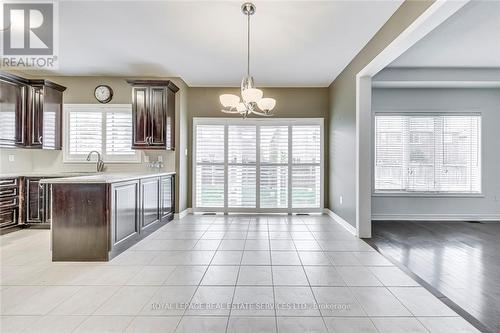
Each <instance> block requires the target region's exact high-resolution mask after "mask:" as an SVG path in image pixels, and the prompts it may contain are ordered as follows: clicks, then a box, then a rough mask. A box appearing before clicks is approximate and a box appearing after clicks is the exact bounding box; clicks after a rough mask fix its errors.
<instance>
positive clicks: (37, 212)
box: [26, 178, 45, 223]
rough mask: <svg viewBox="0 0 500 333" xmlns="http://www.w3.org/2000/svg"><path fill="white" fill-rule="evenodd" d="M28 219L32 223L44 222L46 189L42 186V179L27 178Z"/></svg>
mask: <svg viewBox="0 0 500 333" xmlns="http://www.w3.org/2000/svg"><path fill="white" fill-rule="evenodd" d="M26 196H27V197H26V221H27V222H31V223H41V222H43V213H44V208H45V207H44V191H43V188H42V187H40V179H32V178H28V179H27V180H26Z"/></svg>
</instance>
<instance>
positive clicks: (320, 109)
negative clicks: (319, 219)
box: [188, 88, 328, 207]
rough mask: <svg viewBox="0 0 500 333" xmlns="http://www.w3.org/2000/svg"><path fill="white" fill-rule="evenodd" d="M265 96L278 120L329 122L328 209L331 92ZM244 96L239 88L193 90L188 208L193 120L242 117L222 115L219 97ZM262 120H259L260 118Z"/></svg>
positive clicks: (267, 91)
mask: <svg viewBox="0 0 500 333" xmlns="http://www.w3.org/2000/svg"><path fill="white" fill-rule="evenodd" d="M263 90H264V96H266V97H274V98H275V99H276V101H277V104H276V109H275V113H276V115H275V116H274V117H277V118H325V157H324V160H325V191H324V193H325V206H326V204H327V202H328V188H327V185H328V121H327V119H326V116H327V115H328V88H264V89H263ZM225 93H232V94H237V95H239V94H240V90H239V88H190V89H189V96H188V106H189V107H188V108H189V114H188V117H189V119H188V127H189V131H188V135H189V137H188V150H189V154H188V155H189V170H190V172H189V173H188V174H189V185H188V206H189V207H192V202H191V198H192V196H191V189H192V182H191V181H192V177H191V176H192V172H191V170H192V164H191V163H192V161H191V156H192V147H193V142H192V140H193V133H192V128H193V117H238V116H236V115H228V114H225V113H222V112H221V111H220V110H221V105H220V102H219V95H221V94H225ZM257 117H258V116H257Z"/></svg>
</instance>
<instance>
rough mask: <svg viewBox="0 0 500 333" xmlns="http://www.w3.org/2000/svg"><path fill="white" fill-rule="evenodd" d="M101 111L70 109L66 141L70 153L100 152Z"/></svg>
mask: <svg viewBox="0 0 500 333" xmlns="http://www.w3.org/2000/svg"><path fill="white" fill-rule="evenodd" d="M102 118H103V117H102V112H100V111H89V110H86V109H77V108H75V109H72V110H71V111H70V112H69V128H68V135H69V139H68V143H69V154H70V155H86V154H88V153H89V152H90V151H92V150H96V151H98V152H99V153H102V122H103V120H102Z"/></svg>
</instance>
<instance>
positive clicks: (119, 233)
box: [111, 182, 139, 245]
mask: <svg viewBox="0 0 500 333" xmlns="http://www.w3.org/2000/svg"><path fill="white" fill-rule="evenodd" d="M138 195H139V190H138V182H132V183H125V184H116V185H113V186H112V200H111V202H112V221H111V223H112V232H113V235H112V240H113V245H115V244H117V243H120V242H121V241H123V240H125V239H127V238H129V237H131V236H134V235H136V234H138V233H139V223H138V218H139V214H138V200H137V199H138Z"/></svg>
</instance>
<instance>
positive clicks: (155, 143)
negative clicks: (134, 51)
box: [127, 80, 179, 150]
mask: <svg viewBox="0 0 500 333" xmlns="http://www.w3.org/2000/svg"><path fill="white" fill-rule="evenodd" d="M127 82H128V83H129V84H131V85H132V113H133V118H132V119H133V131H132V148H134V149H165V150H174V149H175V140H174V138H175V93H176V92H177V91H179V88H178V87H177V86H176V85H175V84H173V83H172V82H171V81H169V80H127Z"/></svg>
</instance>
